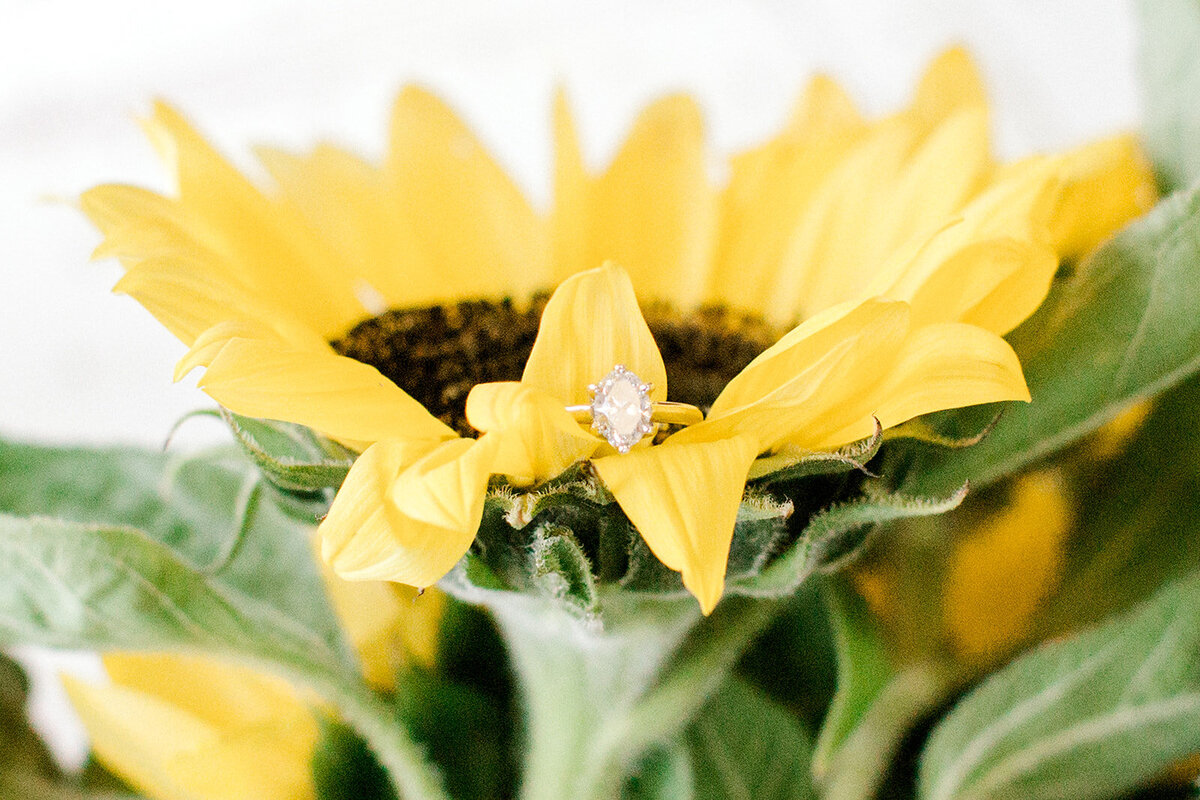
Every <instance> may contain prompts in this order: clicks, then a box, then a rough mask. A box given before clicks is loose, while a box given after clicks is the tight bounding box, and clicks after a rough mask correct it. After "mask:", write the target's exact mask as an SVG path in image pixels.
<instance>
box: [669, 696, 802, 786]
mask: <svg viewBox="0 0 1200 800" xmlns="http://www.w3.org/2000/svg"><path fill="white" fill-rule="evenodd" d="M685 738H686V741H687V743H688V745H689V750H690V752H691V763H692V772H693V775H694V795H693V796H694V797H695V798H696V800H741V799H742V798H750V797H752V798H754V800H808V798H816V796H817V795H816V792H815V791H814V790H813V786H812V776H811V774H810V763H811V759H812V743H811V742H810V740H809V737H808V734H807V733H806V732H805V730H804V728H803V726H802V725H801V724H800V721H799V720H798V719H797V718H795V717H794V716H792V715H791V714H789V713H788V712H787V711H786V710H784V709H783V708H782V707H780V706H777V705H776V704H775V703H773V702H771V700H769V699H768V698H767V697H766V696H765V695H764V694H762V693H761V692H760V691H758V690H757V689H755V688H753V687H752V686H750V685H748V684H746V683H744V682H742V681H737V680H734V681H729V682H727V683H726V684H725V685H724V686H722V687H721V689H720V690H719V691H718V692H717V693H716V694H715V695H713V697H712V699H711V700H709V702H708V704H707V705H705V707H704V709H703V710H702V711H701V712H700V715H699V717H697V718H696V720H695V721H694V722H693V723H692V724H691V726H689V727H688V729H687V732H686V734H685ZM668 796H670V797H676V796H677V795H668Z"/></svg>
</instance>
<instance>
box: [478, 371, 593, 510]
mask: <svg viewBox="0 0 1200 800" xmlns="http://www.w3.org/2000/svg"><path fill="white" fill-rule="evenodd" d="M467 421H468V422H470V423H471V425H472V426H474V427H475V428H476V429H477V430H480V431H485V432H487V433H489V434H491V435H492V436H493V437H495V438H496V439H497V441H498V443H499V444H498V449H497V453H496V458H495V461H494V464H493V467H492V471H493V472H494V473H496V474H500V475H507V476H508V477H509V479H510V480H511V481H512V482H513V483H514V484H517V485H520V486H524V485H529V484H533V483H540V482H542V481H544V480H547V479H549V478H553V477H554V476H555V475H558V474H560V473H561V472H562V471H563V470H565V469H566V468H567V467H569V466H571V465H572V464H574V463H575V462H577V461H581V460H583V459H585V458H588V457H590V456H591V455H592V454H593V453H594V452H596V449H597V447H599V446H600V440H599V439H597V438H596V437H595V436H594V435H592V434H590V433H588V431H586V430H584V429H583V428H582V427H580V425H579V423H578V422H576V421H575V418H574V417H573V416H572V415H571V414H569V413H568V412H567V411H566V409H565V407H564V405H563V401H562V400H560V399H558V398H556V397H554V396H553V395H550V394H548V393H546V392H544V391H542V390H540V389H538V388H536V387H534V386H528V385H526V384H523V383H516V382H505V383H481V384H479V385H478V386H475V387H474V388H473V389H471V393H470V394H469V395H467Z"/></svg>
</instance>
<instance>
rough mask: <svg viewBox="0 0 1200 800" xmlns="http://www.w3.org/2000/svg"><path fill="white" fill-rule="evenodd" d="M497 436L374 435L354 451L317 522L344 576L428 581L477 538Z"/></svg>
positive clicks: (329, 556)
mask: <svg viewBox="0 0 1200 800" xmlns="http://www.w3.org/2000/svg"><path fill="white" fill-rule="evenodd" d="M495 452H496V443H495V441H494V440H491V439H489V438H488V437H487V436H484V437H482V438H481V439H478V440H472V439H453V440H450V441H448V442H443V443H441V444H435V445H432V446H429V445H428V444H425V445H422V444H419V443H412V442H397V441H384V442H377V443H376V444H374V445H372V446H371V447H369V448H367V450H366V451H365V452H364V453H363V454H362V455H361V456H359V458H358V460H357V461H355V462H354V466H353V467H352V468H351V469H350V474H349V475H347V476H346V480H345V481H344V482H343V484H342V488H341V489H340V490H339V491H338V494H337V496H336V497H335V498H334V501H333V505H332V506H331V507H330V509H329V514H328V515H327V516H326V517H325V519H324V520H323V521H322V522H321V525H320V528H319V529H318V531H319V533H320V535H321V539H322V543H321V556H322V558H323V559H324V560H325V562H326V563H327V564H329V566H330V567H332V568H333V570H334V572H336V573H337V574H338V575H340V576H341V577H343V578H345V579H347V580H390V581H396V582H398V583H406V584H408V585H410V586H415V587H417V588H425V587H427V586H432V585H433V584H434V583H436V582H437V581H438V580H439V579H440V578H441V577H442V576H443V575H445V574H446V573H447V572H449V571H450V569H451V568H453V566H454V565H455V564H456V563H457V562H458V560H459V559H460V558H462V556H463V555H464V554H465V553H466V552H467V549H468V548H469V547H470V546H471V542H472V541H473V540H474V539H475V532H476V530H477V529H478V528H479V523H480V520H481V519H482V516H483V504H484V499H485V495H486V489H487V480H488V475H489V474H490V472H491V460H492V458H494V456H495Z"/></svg>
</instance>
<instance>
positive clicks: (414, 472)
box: [392, 435, 496, 586]
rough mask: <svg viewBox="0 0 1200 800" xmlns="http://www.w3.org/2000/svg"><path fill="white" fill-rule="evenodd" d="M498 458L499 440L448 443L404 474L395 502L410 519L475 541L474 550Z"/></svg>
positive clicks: (396, 488) (485, 438) (395, 490)
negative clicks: (490, 476) (484, 503)
mask: <svg viewBox="0 0 1200 800" xmlns="http://www.w3.org/2000/svg"><path fill="white" fill-rule="evenodd" d="M495 457H496V440H495V439H493V438H492V437H490V436H486V435H485V436H483V437H481V438H479V439H451V440H449V441H447V442H443V443H442V444H440V445H438V447H437V448H436V449H434V450H433V451H432V452H431V453H429V454H428V455H426V456H423V457H422V458H420V459H419V460H417V461H416V463H414V464H413V465H412V466H410V467H408V468H406V469H405V470H404V471H403V472H401V473H400V475H399V476H398V477H397V478H396V482H395V484H393V486H392V499H393V500H394V502H395V503H396V506H397V507H398V508H399V509H400V511H401V512H403V513H404V515H405V516H407V517H410V518H412V519H415V520H418V521H420V522H424V523H427V524H429V525H434V526H437V527H440V528H446V529H447V530H451V531H456V532H459V533H461V534H463V535H469V536H470V539H468V540H467V545H470V543H471V539H474V538H475V531H476V530H478V528H479V520H480V518H481V517H482V514H483V499H484V495H485V494H486V489H487V481H488V476H489V475H491V474H492V462H493V461H494V460H495ZM463 552H466V547H465V546H464V547H463ZM458 555H459V556H461V555H462V553H461V552H460V553H459V554H458ZM457 560H458V557H455V558H454V560H453V561H451V562H450V564H449V565H448V566H447V567H446V571H449V569H450V567H452V566H454V561H457ZM438 577H441V576H440V575H439V576H438ZM405 583H408V581H405ZM420 585H422V586H423V585H427V584H420Z"/></svg>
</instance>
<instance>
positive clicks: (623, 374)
mask: <svg viewBox="0 0 1200 800" xmlns="http://www.w3.org/2000/svg"><path fill="white" fill-rule="evenodd" d="M588 388H589V389H591V390H592V392H593V396H592V430H594V431H596V433H598V434H600V435H601V436H603V437H604V438H605V439H607V440H608V443H609V444H611V445H612V446H613V447H615V448H616V449H617V450H618V451H619V452H622V453H627V452H629V449H630V448H631V447H633V446H634V445H635V444H637V443H638V442H640V441H641V440H642V437H643V436H645V435H646V434H648V433H650V432H651V431H653V430H654V425H653V424H652V423H651V422H650V415H651V413H652V411H653V408H652V405H653V404H652V403H651V401H650V388H651V387H650V384H647V383H642V379H641V378H639V377H638V376H637V375H635V374H634V373H633V372H630V371H629V370H627V369H626V368H625V367H623V366H621V365H620V364H618V365H617V366H615V367H613V371H612V372H610V373H608V375H605V376H604V378H603V379H601V381H600V382H599V383H597V384H594V385H593V386H590V387H588Z"/></svg>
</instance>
